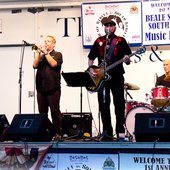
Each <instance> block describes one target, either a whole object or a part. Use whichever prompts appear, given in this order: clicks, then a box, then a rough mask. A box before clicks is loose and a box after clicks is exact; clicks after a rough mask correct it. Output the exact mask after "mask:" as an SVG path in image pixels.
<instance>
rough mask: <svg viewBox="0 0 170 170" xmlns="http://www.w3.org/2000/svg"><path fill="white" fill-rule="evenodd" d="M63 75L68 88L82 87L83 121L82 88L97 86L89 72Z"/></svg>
mask: <svg viewBox="0 0 170 170" xmlns="http://www.w3.org/2000/svg"><path fill="white" fill-rule="evenodd" d="M61 75H62V76H63V78H64V80H65V81H66V83H67V86H71V87H80V116H81V120H82V114H83V113H82V96H83V95H82V87H90V86H95V85H96V84H95V82H94V80H93V79H92V78H91V76H90V74H89V73H88V72H69V73H64V72H62V73H61ZM81 125H82V123H81ZM80 128H81V129H80V130H81V131H82V127H80Z"/></svg>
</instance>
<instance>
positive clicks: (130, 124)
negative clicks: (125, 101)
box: [125, 106, 154, 140]
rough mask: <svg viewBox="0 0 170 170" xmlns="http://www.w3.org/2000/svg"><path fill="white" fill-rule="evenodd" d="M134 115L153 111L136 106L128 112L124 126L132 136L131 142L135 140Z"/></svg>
mask: <svg viewBox="0 0 170 170" xmlns="http://www.w3.org/2000/svg"><path fill="white" fill-rule="evenodd" d="M136 113H146V114H147V113H154V111H153V110H152V109H151V108H149V107H146V106H138V107H135V108H133V109H131V110H130V111H129V113H128V114H127V117H126V121H125V125H126V129H127V131H128V132H129V134H130V135H131V136H132V138H133V140H134V139H135V135H134V131H135V115H136Z"/></svg>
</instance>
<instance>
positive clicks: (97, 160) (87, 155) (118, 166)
mask: <svg viewBox="0 0 170 170" xmlns="http://www.w3.org/2000/svg"><path fill="white" fill-rule="evenodd" d="M169 164H170V142H126V141H123V142H117V141H116V142H102V141H100V142H96V141H90V140H88V141H83V140H80V139H74V141H73V140H70V141H58V142H57V141H56V142H1V145H0V169H2V170H3V169H4V170H5V169H21V170H28V169H29V170H35V169H37V170H39V169H41V170H46V169H48V170H49V169H50V170H52V169H53V170H54V169H55V170H84V169H86V170H102V169H103V170H113V169H114V170H133V169H135V170H136V169H137V170H169V169H170V165H169Z"/></svg>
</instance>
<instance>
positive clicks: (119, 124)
mask: <svg viewBox="0 0 170 170" xmlns="http://www.w3.org/2000/svg"><path fill="white" fill-rule="evenodd" d="M101 24H102V25H104V30H105V33H106V35H104V36H101V37H98V38H97V39H96V40H95V42H94V44H93V46H92V48H91V50H90V52H89V54H88V65H89V68H90V67H92V65H93V62H94V60H95V59H98V64H99V65H101V63H103V60H104V61H105V62H104V63H105V64H106V65H105V67H107V65H110V64H113V63H114V62H116V61H118V60H120V59H122V58H124V57H125V56H126V60H125V61H124V62H125V63H126V64H130V58H129V57H128V55H129V54H131V53H132V52H131V49H130V47H129V46H128V44H127V42H126V40H125V39H124V38H123V37H120V36H117V35H115V31H116V23H115V22H114V21H113V20H112V18H111V17H110V16H109V17H104V18H103V19H102V20H101ZM92 68H93V67H92ZM124 73H125V71H124V68H123V63H121V64H119V65H117V66H116V67H114V68H113V69H112V70H111V71H109V75H110V76H111V79H110V80H108V81H105V82H104V83H103V85H102V86H101V88H99V90H98V103H99V112H100V114H101V120H102V124H103V133H102V136H101V140H103V141H110V140H111V141H112V140H113V128H112V123H111V114H110V101H111V97H110V92H111V94H112V97H113V103H114V106H115V108H114V109H115V117H116V125H115V131H116V134H117V138H119V134H120V133H123V134H125V128H124V124H125V98H124V76H123V74H124ZM90 74H91V75H92V76H94V77H95V76H96V72H95V71H93V69H90Z"/></svg>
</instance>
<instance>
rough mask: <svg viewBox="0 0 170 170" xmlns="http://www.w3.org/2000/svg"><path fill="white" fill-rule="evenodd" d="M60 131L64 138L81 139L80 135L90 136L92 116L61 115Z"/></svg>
mask: <svg viewBox="0 0 170 170" xmlns="http://www.w3.org/2000/svg"><path fill="white" fill-rule="evenodd" d="M62 130H63V135H64V136H68V137H71V136H75V135H76V136H77V137H81V136H82V135H83V134H81V133H89V134H90V136H91V135H92V114H91V113H88V112H83V113H75V112H69V113H68V112H67V113H63V123H62Z"/></svg>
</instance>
